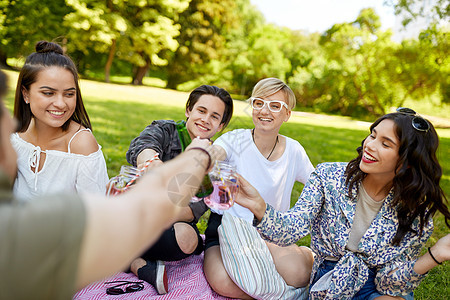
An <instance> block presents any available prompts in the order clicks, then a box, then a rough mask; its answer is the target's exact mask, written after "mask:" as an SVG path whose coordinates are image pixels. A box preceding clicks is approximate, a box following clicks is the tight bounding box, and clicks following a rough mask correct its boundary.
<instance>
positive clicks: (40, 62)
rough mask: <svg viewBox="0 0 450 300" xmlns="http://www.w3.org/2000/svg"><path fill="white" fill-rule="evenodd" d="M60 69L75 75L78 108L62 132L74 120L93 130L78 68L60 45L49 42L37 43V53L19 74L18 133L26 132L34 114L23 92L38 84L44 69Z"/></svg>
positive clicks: (16, 110) (32, 55)
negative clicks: (85, 104) (37, 80)
mask: <svg viewBox="0 0 450 300" xmlns="http://www.w3.org/2000/svg"><path fill="white" fill-rule="evenodd" d="M54 66H56V67H60V68H64V69H66V70H68V71H70V72H71V73H72V75H73V79H74V81H75V88H76V94H77V95H76V97H77V98H76V107H75V111H74V112H73V114H72V116H71V117H70V119H69V120H67V121H66V122H65V123H64V124H63V125H62V126H61V128H62V130H64V131H65V130H67V129H68V128H69V124H70V121H71V120H73V121H75V122H77V123H78V124H81V125H83V126H84V127H86V128H90V129H92V126H91V121H90V120H89V116H88V114H87V112H86V109H85V107H84V104H83V99H82V98H81V91H80V86H79V84H78V81H79V78H78V72H77V68H76V66H75V64H74V62H73V61H72V59H71V58H70V57H68V56H67V55H65V54H64V52H63V49H62V48H61V46H60V45H58V44H56V43H52V42H47V41H40V42H37V43H36V52H33V53H31V54H30V55H29V56H28V57H27V59H26V60H25V64H24V66H23V67H22V70H21V71H20V73H19V79H18V80H17V87H16V96H15V102H14V117H15V118H16V119H17V121H18V122H19V126H18V131H19V132H24V131H25V130H27V128H28V126H29V125H30V122H31V118H32V117H33V113H32V112H31V109H30V105H28V104H26V103H25V100H24V98H23V93H22V90H23V89H26V90H29V89H30V86H31V85H32V84H33V83H34V82H36V78H37V76H38V74H39V72H41V71H42V70H43V69H44V68H48V67H54Z"/></svg>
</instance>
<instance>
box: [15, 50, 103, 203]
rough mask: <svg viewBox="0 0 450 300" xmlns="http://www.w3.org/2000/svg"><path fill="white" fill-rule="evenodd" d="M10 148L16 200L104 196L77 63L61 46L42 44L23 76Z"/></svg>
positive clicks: (100, 155)
mask: <svg viewBox="0 0 450 300" xmlns="http://www.w3.org/2000/svg"><path fill="white" fill-rule="evenodd" d="M14 116H15V118H16V119H17V121H18V122H19V126H18V128H17V132H15V133H13V134H12V135H11V143H12V144H13V147H14V149H15V150H16V152H17V154H18V161H17V163H18V173H17V179H16V181H15V183H14V194H15V195H16V196H17V197H18V198H22V199H25V200H29V199H31V198H34V197H35V196H39V195H48V194H49V193H54V192H59V191H65V192H77V193H79V192H91V193H92V192H96V193H101V194H104V193H105V191H106V184H107V182H108V173H107V170H106V162H105V158H104V157H103V152H102V150H101V146H100V145H99V144H98V143H97V141H96V139H95V137H94V135H93V134H92V131H91V130H92V127H91V123H90V121H89V116H88V114H87V112H86V109H85V107H84V104H83V99H82V97H81V91H80V87H79V84H78V73H77V69H76V67H75V64H74V62H73V61H72V60H71V59H70V58H69V57H68V56H67V55H65V54H64V53H63V49H62V48H61V46H59V45H58V44H55V43H52V42H47V41H40V42H38V43H36V52H34V53H32V54H30V55H29V56H28V57H27V59H26V60H25V64H24V66H23V67H22V69H21V71H20V73H19V79H18V81H17V88H16V95H15V103H14Z"/></svg>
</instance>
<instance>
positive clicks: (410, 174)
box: [346, 113, 450, 245]
mask: <svg viewBox="0 0 450 300" xmlns="http://www.w3.org/2000/svg"><path fill="white" fill-rule="evenodd" d="M413 118H414V116H413V115H406V114H401V113H391V114H387V115H384V116H382V117H380V118H379V119H378V120H376V121H375V123H373V124H372V125H371V126H370V131H371V132H372V131H373V129H374V128H375V127H376V126H377V125H378V124H379V123H380V122H381V121H383V120H392V121H393V122H394V123H395V132H396V135H397V138H398V139H399V141H400V147H399V150H398V154H399V160H398V162H397V166H396V173H395V176H394V179H393V191H394V199H393V202H392V206H393V207H394V208H395V209H396V210H397V214H398V220H399V225H398V228H397V232H396V234H395V236H394V239H393V241H392V244H393V245H399V243H400V241H401V240H402V239H403V237H404V236H405V234H406V233H407V232H409V231H413V230H412V228H411V225H412V223H413V221H414V220H415V219H416V218H417V217H419V222H420V223H419V232H418V234H419V235H421V234H422V231H423V228H424V226H425V223H426V222H427V221H428V219H429V218H430V217H432V216H433V215H434V214H435V213H436V211H440V212H441V213H442V214H443V215H444V217H445V223H446V224H447V227H449V228H450V225H449V220H450V213H449V210H448V208H447V206H446V202H447V199H446V197H445V194H444V192H443V190H442V189H441V187H440V186H439V182H440V180H441V177H442V168H441V166H440V164H439V162H438V159H437V157H436V151H437V148H438V146H439V138H438V135H437V133H436V130H435V129H434V127H433V125H432V124H431V123H430V122H428V123H429V126H430V128H429V130H428V131H427V132H425V131H419V130H416V129H414V128H413V126H412V119H413ZM364 140H365V139H364ZM364 140H363V141H362V143H361V146H360V147H358V148H357V149H356V151H357V152H358V157H357V158H355V159H353V160H352V161H350V162H349V163H348V165H347V169H346V174H347V178H346V184H347V185H348V187H349V196H350V197H351V196H352V195H351V191H352V187H353V186H357V184H358V183H359V182H361V181H362V180H363V179H364V178H365V177H366V175H367V174H366V173H364V172H363V171H361V169H360V168H359V164H360V162H361V158H362V155H363V144H364ZM416 233H417V232H416Z"/></svg>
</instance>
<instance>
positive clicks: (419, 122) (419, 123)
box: [397, 107, 430, 132]
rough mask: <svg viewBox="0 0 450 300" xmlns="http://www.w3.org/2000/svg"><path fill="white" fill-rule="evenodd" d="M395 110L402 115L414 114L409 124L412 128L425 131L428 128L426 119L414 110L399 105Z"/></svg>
mask: <svg viewBox="0 0 450 300" xmlns="http://www.w3.org/2000/svg"><path fill="white" fill-rule="evenodd" d="M397 112H398V113H401V114H404V115H410V116H414V118H413V119H412V121H411V125H412V127H413V128H414V129H416V130H418V131H424V132H427V131H428V130H429V129H430V124H429V123H428V121H427V120H425V119H424V118H422V117H421V116H419V115H418V114H417V113H416V112H415V111H414V110H412V109H411V108H407V107H399V108H397Z"/></svg>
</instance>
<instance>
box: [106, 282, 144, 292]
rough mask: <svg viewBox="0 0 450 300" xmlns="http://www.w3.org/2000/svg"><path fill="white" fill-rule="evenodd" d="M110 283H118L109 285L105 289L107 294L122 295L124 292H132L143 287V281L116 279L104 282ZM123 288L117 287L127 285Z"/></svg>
mask: <svg viewBox="0 0 450 300" xmlns="http://www.w3.org/2000/svg"><path fill="white" fill-rule="evenodd" d="M119 282H121V283H119ZM112 283H119V284H117V285H115V286H112V287H109V288H107V289H106V293H107V294H108V295H122V294H126V293H133V292H139V291H142V290H143V289H144V284H143V281H126V280H118V281H111V282H105V284H112ZM127 284H131V285H129V286H127V287H126V288H125V290H123V289H121V288H119V287H120V286H123V285H127Z"/></svg>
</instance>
